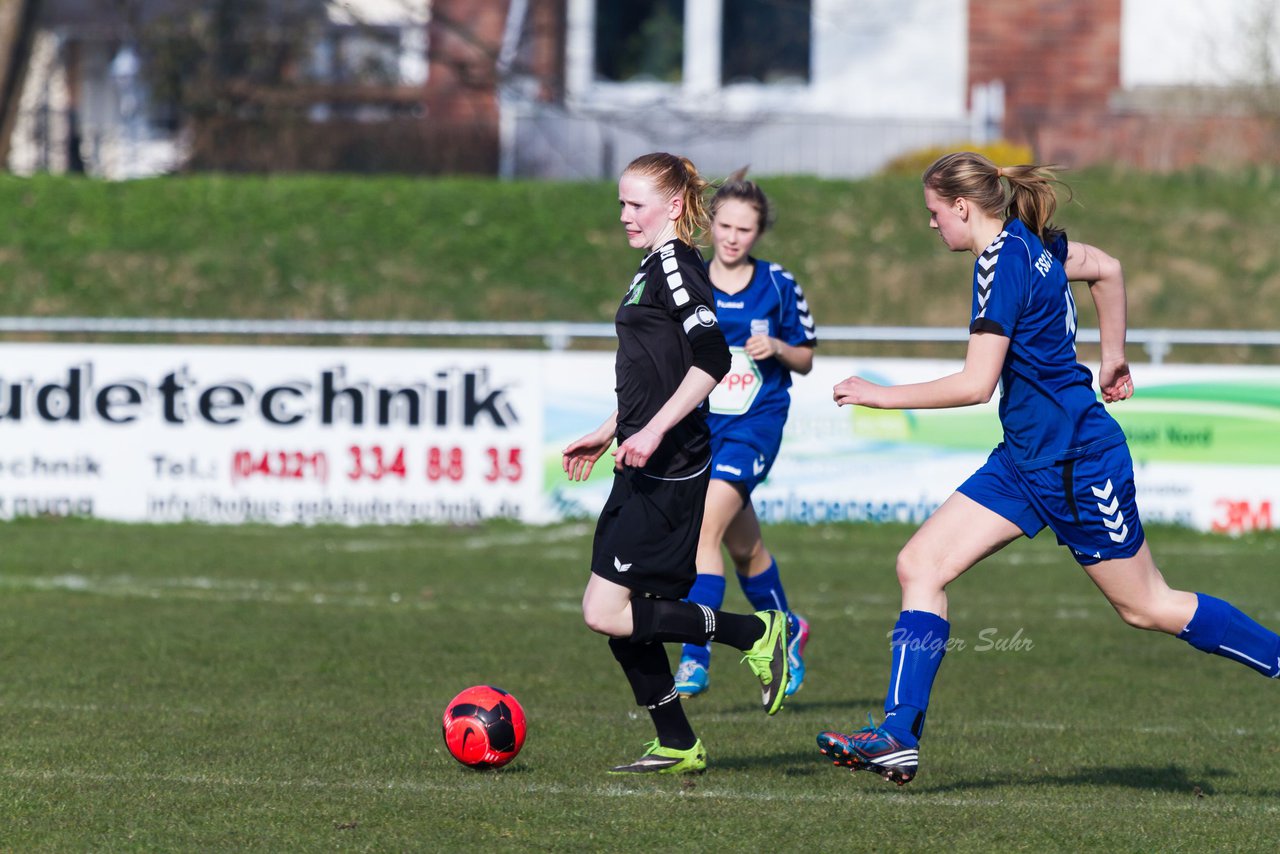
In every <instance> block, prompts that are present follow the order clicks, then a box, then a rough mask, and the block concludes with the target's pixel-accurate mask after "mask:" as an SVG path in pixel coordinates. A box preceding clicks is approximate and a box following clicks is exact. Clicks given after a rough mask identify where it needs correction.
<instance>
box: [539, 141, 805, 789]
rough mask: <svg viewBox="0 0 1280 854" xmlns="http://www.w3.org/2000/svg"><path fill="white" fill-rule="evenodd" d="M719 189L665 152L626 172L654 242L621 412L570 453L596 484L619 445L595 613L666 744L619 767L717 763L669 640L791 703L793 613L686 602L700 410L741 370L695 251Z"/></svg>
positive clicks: (698, 506)
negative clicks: (709, 647)
mask: <svg viewBox="0 0 1280 854" xmlns="http://www.w3.org/2000/svg"><path fill="white" fill-rule="evenodd" d="M707 186H708V185H707V182H706V181H705V180H704V179H703V178H702V177H701V176H700V175H699V174H698V170H697V169H696V168H695V167H694V165H693V164H692V163H690V162H689V161H688V160H687V159H685V158H683V157H676V156H674V155H671V154H665V153H656V154H646V155H644V156H643V157H638V158H636V159H635V160H633V161H632V162H631V163H630V165H628V166H627V168H626V170H625V171H624V172H623V173H622V177H621V179H620V180H619V181H618V203H619V204H620V205H621V207H622V216H621V220H622V225H623V227H624V228H625V229H626V232H627V242H628V243H630V244H631V246H633V247H634V248H636V249H643V250H645V257H644V260H643V261H642V262H641V264H640V269H639V271H638V272H637V273H636V275H635V277H634V278H632V280H631V283H630V284H629V285H628V286H627V291H626V294H625V295H624V296H623V298H622V304H621V305H620V306H619V307H618V313H617V315H616V317H615V319H614V322H615V325H616V327H617V331H618V356H617V362H616V368H615V370H616V375H617V393H618V408H617V409H616V410H615V411H614V413H613V414H612V415H610V416H609V418H608V419H606V420H605V422H604V423H603V424H602V425H600V427H599V428H597V429H596V430H595V431H593V432H591V433H589V434H587V435H586V436H583V437H582V438H581V439H578V440H577V441H576V442H573V443H571V444H570V445H569V446H568V447H567V448H565V449H564V470H565V472H566V473H567V474H568V476H569V479H570V480H585V479H586V478H587V477H588V476H589V475H590V474H591V468H592V466H594V465H595V462H596V460H598V459H600V457H601V456H603V455H604V452H605V451H607V450H608V449H609V447H610V445H612V444H613V441H614V439H615V438H616V439H617V441H618V448H617V450H616V451H614V453H613V456H614V478H613V490H612V491H611V492H610V494H609V498H608V500H607V501H606V502H605V505H604V509H603V510H602V511H601V512H600V520H599V522H598V523H597V525H596V534H595V540H594V543H593V546H592V554H591V576H590V578H589V579H588V581H587V589H586V592H585V593H584V594H583V597H582V616H583V619H584V620H586V623H587V626H588V627H590V628H591V629H592V630H593V631H596V632H599V633H600V634H603V635H607V636H608V637H609V649H610V650H611V651H612V652H613V656H614V658H616V659H617V660H618V663H619V664H620V665H622V670H623V672H624V673H625V674H626V676H627V680H628V681H629V682H630V683H631V688H632V690H633V691H634V693H635V698H636V702H637V703H639V704H640V705H642V706H644V707H645V708H647V709H648V710H649V714H650V716H651V717H652V718H653V724H654V727H655V728H656V729H657V738H655V739H654V740H653V741H651V742H649V744H648V746H647V749H646V750H645V752H644V755H643V756H641V757H640V758H639V759H637V760H636V761H634V762H631V763H628V764H626V765H619V766H617V767H616V768H614V769H613V773H620V774H630V773H654V772H656V773H660V774H682V773H701V772H702V771H704V770H705V769H706V767H707V753H706V750H705V749H704V748H703V746H702V740H701V739H699V738H698V737H697V736H696V735H694V733H693V728H692V727H691V726H690V725H689V721H688V719H687V718H686V717H685V714H684V709H683V708H682V707H681V705H680V696H679V694H677V693H676V686H675V678H674V676H673V675H672V672H671V663H670V661H669V660H668V658H667V653H666V650H665V649H664V648H663V646H662V644H664V643H694V644H703V643H706V642H707V641H710V640H714V641H717V642H720V643H725V644H728V645H730V646H733V647H736V648H737V649H739V650H742V651H743V652H744V653H745V655H744V656H743V661H745V662H746V663H747V664H748V665H749V666H750V667H751V670H752V672H753V673H755V675H756V676H757V677H758V678H759V679H760V682H761V684H762V685H763V690H762V692H761V697H762V700H763V703H764V708H765V711H766V712H767V713H768V714H771V715H772V714H774V713H775V712H777V711H778V709H780V708H781V707H782V700H783V696H784V689H785V688H786V686H787V679H788V676H789V673H788V668H787V653H786V651H787V628H786V626H787V619H786V615H785V614H783V613H782V612H781V611H759V612H757V613H755V614H753V615H742V614H729V613H725V612H723V611H716V610H713V609H711V608H708V607H706V606H705V605H697V604H694V603H692V602H684V601H681V599H682V597H684V596H685V595H686V594H687V593H688V592H689V588H690V586H692V584H693V580H694V578H695V576H696V570H695V568H694V557H695V554H696V552H697V547H698V532H699V529H700V528H701V526H702V508H703V503H704V500H705V498H706V492H707V480H708V477H709V473H710V465H711V449H710V432H709V431H708V429H707V425H706V422H705V419H704V417H703V413H702V410H701V408H700V407H701V405H702V403H703V401H704V400H706V398H707V395H709V394H710V393H711V390H712V389H713V388H715V386H716V383H718V382H719V381H720V378H721V377H723V376H724V375H725V373H726V372H727V371H728V369H729V348H728V346H726V344H725V341H724V335H723V334H721V332H720V327H719V325H718V324H717V323H716V315H715V311H714V310H713V308H712V306H713V305H714V303H713V297H712V290H711V282H710V280H709V279H708V278H707V272H706V267H705V265H704V264H703V261H702V256H701V255H700V254H699V253H698V251H697V250H696V249H695V248H694V247H693V245H692V243H693V241H694V237H695V235H696V234H697V233H698V232H699V231H701V230H703V229H705V227H706V222H707V214H706V209H705V207H704V206H703V201H702V194H703V192H704V190H706V188H707Z"/></svg>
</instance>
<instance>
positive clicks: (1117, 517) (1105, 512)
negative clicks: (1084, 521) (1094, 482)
mask: <svg viewBox="0 0 1280 854" xmlns="http://www.w3.org/2000/svg"><path fill="white" fill-rule="evenodd" d="M1089 489H1091V490H1093V495H1094V497H1095V498H1097V499H1098V512H1099V513H1101V514H1102V524H1104V525H1106V526H1107V527H1108V528H1109V529H1110V530H1109V531H1108V532H1107V536H1109V537H1110V538H1111V540H1112V542H1116V543H1123V542H1124V540H1125V537H1128V536H1129V526H1128V525H1126V524H1125V523H1124V513H1122V512H1121V511H1120V496H1119V495H1113V494H1112V488H1111V479H1110V478H1108V479H1107V483H1106V485H1105V486H1103V487H1102V488H1101V489H1099V488H1098V487H1096V486H1091V487H1089ZM1108 498H1110V499H1111V502H1110V503H1109V504H1103V503H1102V502H1104V501H1106V500H1107V499H1108ZM1116 528H1119V529H1120V530H1119V531H1117V530H1116Z"/></svg>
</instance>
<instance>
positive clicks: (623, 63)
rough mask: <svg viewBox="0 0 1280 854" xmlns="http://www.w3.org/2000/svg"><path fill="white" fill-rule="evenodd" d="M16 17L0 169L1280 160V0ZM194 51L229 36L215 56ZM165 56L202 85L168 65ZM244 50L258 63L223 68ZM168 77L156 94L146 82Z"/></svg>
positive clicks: (926, 1) (290, 4)
mask: <svg viewBox="0 0 1280 854" xmlns="http://www.w3.org/2000/svg"><path fill="white" fill-rule="evenodd" d="M13 7H28V8H31V9H34V10H35V14H34V15H33V16H32V15H29V16H28V18H29V19H30V20H31V21H33V22H34V23H33V24H32V25H31V26H30V28H29V30H30V32H29V37H28V38H27V46H26V48H25V50H26V57H27V62H26V63H25V75H24V78H23V79H22V80H21V81H20V85H17V86H16V87H12V88H13V90H14V93H13V96H12V97H10V98H7V105H8V106H7V107H6V117H7V119H8V124H7V125H6V127H7V128H8V129H9V131H10V132H9V133H8V134H7V136H6V138H7V139H8V140H9V148H8V155H7V160H8V164H9V166H10V168H11V169H13V170H14V171H19V172H30V171H35V170H51V171H64V170H76V169H83V170H84V171H87V172H89V173H91V174H97V175H104V176H108V177H130V176H134V175H144V174H154V173H156V172H163V171H170V170H174V169H179V168H217V169H245V170H271V169H309V170H326V169H340V170H355V171H408V172H452V171H467V172H481V173H497V174H500V175H503V176H533V177H556V178H598V177H610V176H612V175H614V174H615V173H616V171H617V170H618V169H619V168H621V166H622V165H623V164H625V163H626V162H627V161H628V160H630V159H631V158H632V157H634V156H635V155H637V154H640V153H643V152H645V151H651V150H655V149H670V150H675V151H680V152H682V153H684V154H687V155H689V156H690V157H691V158H693V159H694V160H695V162H697V163H698V164H699V165H700V166H701V167H702V168H703V169H705V170H706V171H708V172H710V173H712V174H724V173H727V172H728V171H731V170H732V169H734V168H736V167H738V166H740V165H742V164H744V163H750V164H751V165H752V169H753V171H755V172H756V173H757V174H770V173H772V174H779V173H807V174H814V175H820V176H832V177H834V176H858V175H865V174H868V173H871V172H874V171H875V170H877V169H879V168H881V167H882V166H883V165H884V164H885V163H886V162H887V161H889V160H890V159H891V158H893V157H895V156H898V155H901V154H903V153H905V152H910V151H913V150H918V149H921V148H925V147H929V146H953V145H959V144H965V143H985V142H990V141H994V140H1008V141H1010V142H1015V143H1023V144H1027V145H1030V146H1031V147H1032V148H1033V149H1034V150H1035V152H1036V154H1037V157H1038V158H1039V159H1041V160H1044V161H1052V162H1057V163H1061V164H1064V165H1069V166H1081V165H1087V164H1090V163H1095V162H1100V161H1114V162H1119V163H1126V164H1132V165H1134V166H1138V167H1142V168H1152V169H1175V168H1182V167H1185V166H1189V165H1192V164H1197V163H1209V164H1219V163H1222V164H1238V163H1244V162H1253V161H1258V160H1274V159H1275V158H1276V156H1277V154H1276V152H1277V151H1280V146H1278V145H1277V142H1278V141H1280V130H1278V128H1280V96H1278V95H1277V93H1280V80H1278V79H1277V76H1276V75H1277V72H1276V69H1280V0H1233V2H1230V3H1221V2H1217V0H1072V1H1071V2H1063V0H626V2H617V0H256V2H254V3H235V2H231V0H118V2H114V3H108V2H102V0H26V2H18V3H11V4H10V5H9V7H8V8H10V9H12V8H13ZM247 9H253V10H255V17H247V15H248V13H247V12H245V11H244V10H247ZM237 14H240V15H243V16H245V17H244V18H243V19H242V20H230V19H231V18H234V17H235V16H236V15H237ZM219 16H221V17H219ZM166 27H167V28H168V29H166ZM218 27H221V30H219V29H218ZM166 33H168V38H170V43H169V44H170V46H169V47H167V48H166V47H165V45H166V42H165V41H164V39H165V38H166ZM193 33H194V34H195V35H196V37H195V38H194V39H193V37H192V34H193ZM210 33H213V34H214V35H218V34H219V33H221V35H222V37H223V41H222V42H218V43H217V44H215V45H214V47H215V48H217V50H218V51H222V52H221V53H217V51H215V55H214V57H213V58H214V60H216V61H213V62H211V61H210V60H209V56H208V55H207V53H208V51H210V50H213V49H214V48H210V47H209V45H208V44H207V43H208V42H209V40H210V38H212V36H210V35H209V34H210ZM4 38H5V36H4V29H3V22H0V44H2V43H3V41H4ZM201 38H203V39H204V42H201ZM183 39H185V40H186V41H183ZM20 42H21V40H20V39H18V40H15V41H14V43H15V44H19V43H20ZM202 44H203V45H204V47H203V49H204V50H205V51H206V53H205V54H199V53H198V49H201V45H202ZM173 45H178V46H179V47H183V46H184V45H185V46H186V47H183V50H188V51H189V52H190V51H197V55H198V58H200V59H201V62H203V63H204V64H199V63H196V65H195V66H194V67H193V68H192V69H188V70H187V71H183V69H182V67H181V60H182V57H183V53H182V50H177V49H175V48H173ZM190 45H194V47H191V46H190ZM236 45H240V46H241V48H243V49H242V50H240V49H239V48H237V47H236ZM237 50H239V52H240V53H247V54H250V55H253V56H258V55H262V56H266V57H268V58H270V57H275V58H276V59H277V62H276V63H275V65H274V66H272V64H271V63H270V62H263V61H261V60H256V61H254V62H249V61H248V60H246V59H244V58H243V57H241V61H240V64H239V65H235V63H230V64H228V63H229V60H228V61H223V60H227V58H228V57H230V59H235V57H236V56H238V55H239V54H238V53H237ZM175 57H176V59H175ZM164 62H168V63H169V66H170V67H169V68H168V75H167V76H166V75H165V74H157V73H156V65H157V63H164ZM228 69H230V70H228ZM184 73H190V74H191V75H192V79H194V80H196V81H197V82H201V81H202V82H203V84H205V90H200V89H199V88H198V87H197V86H196V85H194V84H193V83H191V82H190V81H185V89H184V91H183V92H182V97H177V96H175V94H174V91H171V90H173V89H175V88H178V89H181V88H182V87H181V86H177V83H176V82H175V86H174V87H170V90H165V87H164V86H163V85H158V84H157V82H156V81H157V80H160V81H161V82H163V81H164V80H170V81H177V82H183V81H182V74H184ZM200 74H203V75H204V77H200ZM219 74H220V75H221V76H220V77H219V76H218V75H219ZM10 82H12V81H10ZM193 93H194V95H193ZM202 93H203V95H204V100H203V101H202V100H200V98H199V97H195V96H197V95H201V94H202Z"/></svg>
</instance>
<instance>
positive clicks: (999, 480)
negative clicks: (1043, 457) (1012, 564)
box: [956, 442, 1146, 566]
mask: <svg viewBox="0 0 1280 854" xmlns="http://www.w3.org/2000/svg"><path fill="white" fill-rule="evenodd" d="M956 491H957V492H959V493H961V494H963V495H966V496H968V497H969V498H972V499H973V500H974V501H976V502H978V503H979V504H981V505H982V506H983V507H986V508H987V509H988V510H991V511H993V512H995V513H999V514H1000V515H1001V516H1003V517H1004V518H1006V519H1008V520H1009V521H1010V522H1012V523H1013V524H1015V525H1017V526H1018V527H1019V528H1021V529H1022V532H1023V533H1024V534H1026V535H1027V537H1034V536H1035V535H1036V534H1038V533H1040V531H1041V530H1042V529H1044V528H1045V527H1046V526H1047V527H1048V528H1049V530H1051V531H1053V532H1054V533H1055V534H1057V536H1058V543H1059V544H1060V545H1064V546H1066V547H1067V548H1069V549H1071V552H1072V554H1073V555H1074V556H1075V559H1076V562H1077V563H1079V564H1080V565H1081V566H1091V565H1093V564H1095V563H1098V562H1099V561H1103V560H1115V559H1117V558H1129V557H1133V556H1134V555H1135V554H1137V553H1138V549H1139V548H1141V547H1142V542H1143V540H1144V539H1145V536H1146V535H1145V534H1144V533H1143V531H1142V521H1141V520H1140V519H1139V518H1138V504H1137V501H1136V500H1135V492H1136V490H1135V488H1134V484H1133V458H1132V457H1130V456H1129V446H1128V445H1127V444H1125V443H1123V442H1122V443H1121V444H1119V445H1115V446H1113V447H1110V448H1107V449H1106V450H1103V451H1099V452H1098V453H1096V454H1090V455H1088V456H1083V457H1078V458H1076V459H1074V460H1067V461H1066V462H1061V463H1054V464H1053V465H1051V466H1046V467H1044V468H1038V469H1032V470H1031V471H1022V470H1020V469H1018V468H1017V467H1016V466H1014V464H1013V460H1011V459H1010V458H1009V454H1008V452H1007V451H1006V450H1005V448H1004V445H1000V446H999V447H997V448H996V449H995V450H994V451H992V452H991V456H990V457H988V458H987V461H986V463H985V464H984V465H983V466H982V468H980V469H978V470H977V471H976V472H974V473H973V474H972V475H971V476H970V477H969V479H968V480H966V481H965V482H964V483H962V484H960V487H959V489H957V490H956Z"/></svg>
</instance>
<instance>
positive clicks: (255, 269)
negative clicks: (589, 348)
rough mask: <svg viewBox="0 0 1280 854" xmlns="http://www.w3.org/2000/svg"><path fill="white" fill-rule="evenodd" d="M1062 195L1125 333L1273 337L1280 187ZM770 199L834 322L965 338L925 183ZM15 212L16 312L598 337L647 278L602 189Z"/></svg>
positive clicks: (31, 196) (461, 185) (6, 220)
mask: <svg viewBox="0 0 1280 854" xmlns="http://www.w3.org/2000/svg"><path fill="white" fill-rule="evenodd" d="M1066 178H1067V179H1068V181H1069V182H1070V183H1071V186H1072V187H1073V189H1074V191H1075V194H1076V199H1077V201H1076V202H1073V203H1071V204H1065V205H1063V207H1062V209H1061V212H1060V216H1059V217H1058V219H1059V220H1060V221H1061V222H1062V224H1064V225H1065V226H1067V227H1068V229H1069V232H1070V234H1071V235H1072V236H1073V237H1074V238H1076V239H1078V240H1083V241H1086V242H1092V243H1096V244H1098V245H1100V246H1102V247H1103V248H1105V249H1107V250H1108V251H1110V252H1111V253H1113V254H1115V255H1116V256H1117V257H1119V258H1121V260H1122V261H1124V263H1125V266H1126V270H1127V275H1128V284H1129V290H1130V315H1131V320H1130V325H1131V326H1132V327H1135V328H1138V327H1146V328H1155V327H1171V328H1241V329H1274V328H1278V327H1280V242H1277V241H1276V240H1275V236H1274V229H1275V223H1276V222H1277V221H1280V192H1278V190H1280V175H1277V174H1276V173H1273V172H1262V171H1255V172H1249V173H1241V174H1217V173H1207V172H1197V173H1187V174H1179V175H1165V176H1152V175H1141V174H1134V173H1113V172H1102V171H1088V172H1082V173H1078V174H1067V175H1066ZM763 184H764V186H765V188H766V189H767V190H768V191H769V192H770V194H771V195H772V197H773V200H774V202H775V204H776V208H777V211H778V222H777V226H776V229H775V230H774V231H773V232H772V233H771V234H769V235H767V236H766V238H765V240H764V241H763V242H762V243H761V244H760V246H759V254H761V255H762V256H763V257H767V258H770V259H773V260H776V261H779V262H781V263H783V264H785V265H786V266H787V267H789V268H790V269H791V270H792V271H793V272H794V273H795V274H796V275H797V277H798V278H799V280H800V281H801V283H802V284H803V285H804V287H805V290H806V293H807V294H808V296H809V300H810V303H811V304H812V306H813V309H814V311H815V313H816V316H817V318H818V321H819V323H820V324H827V325H852V324H874V325H912V326H915V325H919V326H963V325H964V323H965V321H966V319H967V314H968V311H969V290H968V284H967V279H968V269H969V265H968V262H967V261H966V260H965V259H963V258H961V257H959V256H954V255H951V254H949V253H947V252H946V251H945V250H944V249H943V248H942V246H941V245H940V244H939V242H938V241H937V238H936V237H935V236H934V235H933V234H932V233H931V232H930V231H929V229H928V227H927V225H928V223H927V218H926V214H925V212H924V208H923V205H922V202H921V199H920V190H919V184H918V181H917V179H915V178H912V177H877V178H871V179H867V180H863V181H855V182H849V181H824V180H817V179H811V178H768V179H765V180H764V181H763ZM0 211H2V213H0V228H2V229H3V237H0V277H3V280H4V281H5V283H6V284H5V288H4V289H3V291H0V314H5V315H64V316H66V315H88V316H161V317H243V318H308V319H374V320H385V319H458V320H494V319H496V320H575V321H601V320H608V319H609V318H610V317H611V316H612V312H613V310H614V308H615V302H616V299H617V296H618V294H619V293H620V290H621V288H622V286H623V285H624V284H625V283H626V282H627V280H628V277H629V275H630V272H631V270H632V269H633V267H634V265H635V263H636V260H637V258H636V253H635V252H634V250H631V249H629V248H628V247H627V246H626V244H625V242H624V240H623V238H622V234H621V231H620V228H619V226H618V224H617V220H616V202H615V190H614V188H613V186H612V185H611V184H608V183H585V184H567V183H552V182H529V181H521V182H514V183H507V184H504V183H499V182H496V181H490V180H483V179H463V178H456V179H445V180H423V179H410V178H386V177H384V178H373V179H370V178H353V177H345V176H290V177H252V176H234V177H233V176H211V175H201V176H189V177H178V178H165V179H156V180H149V181H138V182H131V183H122V184H107V183H100V182H92V181H85V180H77V179H67V178H53V177H38V178H35V179H30V180H21V179H15V178H4V179H2V180H0ZM1079 302H1080V303H1081V308H1082V315H1083V317H1082V322H1083V323H1084V324H1085V325H1090V324H1091V323H1092V313H1091V309H1092V307H1091V306H1090V305H1089V301H1088V299H1087V298H1082V299H1081V300H1079ZM1188 352H1189V351H1188ZM1227 355H1228V356H1230V355H1231V354H1227ZM1236 355H1237V356H1243V355H1247V354H1236Z"/></svg>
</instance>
